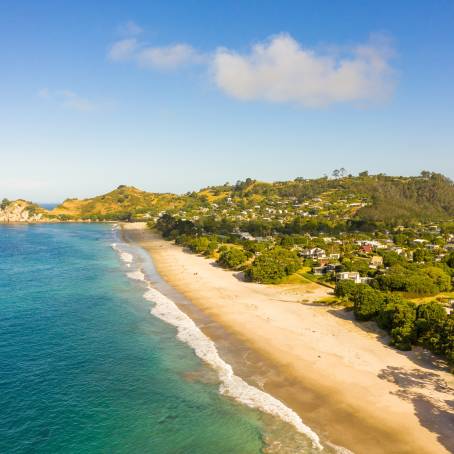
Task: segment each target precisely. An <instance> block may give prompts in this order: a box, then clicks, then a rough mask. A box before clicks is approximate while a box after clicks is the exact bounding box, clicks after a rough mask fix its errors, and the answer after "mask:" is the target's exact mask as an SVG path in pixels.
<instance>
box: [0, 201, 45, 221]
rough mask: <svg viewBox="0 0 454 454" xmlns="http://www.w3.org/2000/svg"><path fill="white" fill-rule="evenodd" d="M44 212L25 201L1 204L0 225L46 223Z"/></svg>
mask: <svg viewBox="0 0 454 454" xmlns="http://www.w3.org/2000/svg"><path fill="white" fill-rule="evenodd" d="M47 221H48V218H47V216H46V211H45V210H43V209H42V208H40V207H38V206H37V205H34V204H32V203H30V202H27V201H25V200H16V201H14V202H8V203H2V206H1V207H0V223H3V224H7V223H13V222H47Z"/></svg>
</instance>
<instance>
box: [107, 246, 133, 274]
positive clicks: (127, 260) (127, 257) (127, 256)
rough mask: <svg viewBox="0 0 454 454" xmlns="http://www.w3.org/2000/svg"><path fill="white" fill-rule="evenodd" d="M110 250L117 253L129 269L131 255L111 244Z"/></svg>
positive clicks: (131, 259)
mask: <svg viewBox="0 0 454 454" xmlns="http://www.w3.org/2000/svg"><path fill="white" fill-rule="evenodd" d="M111 246H112V249H113V250H114V251H117V252H118V254H119V255H120V258H121V260H123V262H125V263H126V266H127V267H128V268H129V267H130V266H131V263H132V261H133V259H134V257H133V255H132V254H130V253H129V252H125V251H123V250H122V249H121V247H120V246H119V245H118V244H117V243H112V244H111Z"/></svg>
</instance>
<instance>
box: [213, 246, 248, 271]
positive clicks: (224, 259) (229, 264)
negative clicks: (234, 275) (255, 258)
mask: <svg viewBox="0 0 454 454" xmlns="http://www.w3.org/2000/svg"><path fill="white" fill-rule="evenodd" d="M247 259H248V256H247V255H246V253H245V252H244V251H243V250H242V249H240V248H238V247H229V248H227V249H225V250H224V251H222V252H221V254H220V255H219V258H218V260H217V262H218V263H219V264H220V265H221V266H223V267H224V268H232V269H235V268H239V267H240V266H241V265H243V264H244V262H246V260H247Z"/></svg>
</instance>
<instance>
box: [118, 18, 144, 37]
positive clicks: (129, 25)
mask: <svg viewBox="0 0 454 454" xmlns="http://www.w3.org/2000/svg"><path fill="white" fill-rule="evenodd" d="M118 31H119V32H120V34H122V35H125V36H136V35H140V34H141V33H142V32H143V29H142V27H140V26H139V25H137V24H136V23H135V22H134V21H132V20H128V22H125V23H124V24H122V25H120V27H118Z"/></svg>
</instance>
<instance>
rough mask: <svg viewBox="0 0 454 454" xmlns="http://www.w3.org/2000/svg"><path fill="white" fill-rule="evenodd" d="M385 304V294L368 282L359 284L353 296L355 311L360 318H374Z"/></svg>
mask: <svg viewBox="0 0 454 454" xmlns="http://www.w3.org/2000/svg"><path fill="white" fill-rule="evenodd" d="M383 304H384V296H383V294H382V293H381V292H380V291H379V290H375V289H373V288H372V287H370V286H369V285H367V284H358V285H357V289H356V292H355V294H354V297H353V311H354V314H355V317H356V318H357V319H358V320H370V319H372V318H374V317H375V316H376V315H377V314H378V313H379V311H380V308H381V307H382V306H383Z"/></svg>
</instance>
